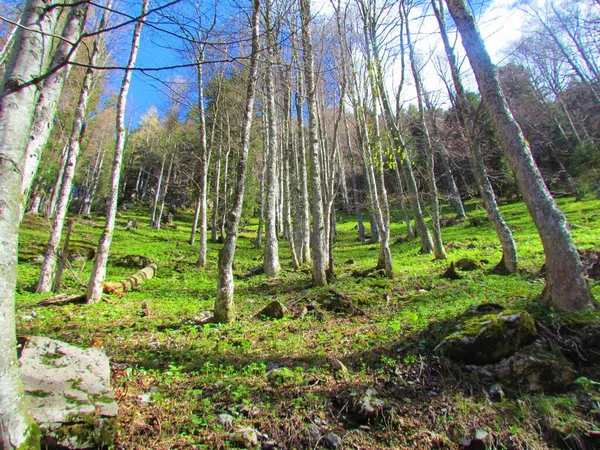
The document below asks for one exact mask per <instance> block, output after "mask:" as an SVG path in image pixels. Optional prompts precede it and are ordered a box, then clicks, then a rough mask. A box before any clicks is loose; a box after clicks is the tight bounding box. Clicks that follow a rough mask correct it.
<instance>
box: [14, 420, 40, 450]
mask: <svg viewBox="0 0 600 450" xmlns="http://www.w3.org/2000/svg"><path fill="white" fill-rule="evenodd" d="M26 436H27V438H26V439H25V442H23V443H22V444H21V445H20V446H19V447H18V449H17V450H39V449H40V448H41V445H40V442H41V439H42V433H41V431H40V427H39V425H38V424H37V423H35V422H34V421H33V419H32V420H31V423H30V424H29V427H28V428H27V432H26Z"/></svg>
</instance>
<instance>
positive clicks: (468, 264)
mask: <svg viewBox="0 0 600 450" xmlns="http://www.w3.org/2000/svg"><path fill="white" fill-rule="evenodd" d="M454 265H455V266H456V268H457V269H460V270H464V271H466V272H468V271H472V270H481V269H483V264H481V263H480V262H479V261H475V260H474V259H470V258H462V259H459V260H458V261H456V263H454Z"/></svg>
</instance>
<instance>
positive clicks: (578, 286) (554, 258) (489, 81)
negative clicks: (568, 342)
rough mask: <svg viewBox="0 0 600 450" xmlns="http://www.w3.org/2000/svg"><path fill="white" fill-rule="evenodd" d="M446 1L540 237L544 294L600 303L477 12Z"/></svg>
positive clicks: (584, 304) (577, 306)
mask: <svg viewBox="0 0 600 450" xmlns="http://www.w3.org/2000/svg"><path fill="white" fill-rule="evenodd" d="M447 3H448V7H449V9H450V13H451V14H452V17H453V18H454V22H455V23H456V26H457V28H458V30H459V32H460V35H461V38H462V42H463V46H464V47H465V50H466V52H467V57H468V58H469V62H470V63H471V67H472V68H473V71H474V72H475V78H476V80H477V84H478V86H479V91H480V93H481V97H482V99H483V102H484V105H485V107H486V110H487V112H488V114H489V117H490V119H491V121H492V124H493V126H494V129H495V131H496V134H497V137H498V140H499V142H500V144H501V146H502V150H503V151H504V153H505V154H506V156H507V158H508V161H509V164H510V167H511V169H512V170H513V172H514V173H515V176H516V179H517V184H518V186H519V190H520V191H521V194H522V195H523V200H524V202H525V205H526V206H527V209H528V210H529V213H530V214H531V217H532V219H533V222H534V223H535V225H536V227H537V229H538V233H539V235H540V238H541V240H542V245H543V247H544V253H545V255H546V268H547V277H546V283H547V284H546V288H545V296H546V298H547V299H548V300H549V301H550V303H551V305H552V306H553V307H555V308H556V309H558V310H561V311H567V312H572V311H581V310H588V309H592V308H594V307H596V303H595V301H594V298H593V297H592V294H591V292H590V289H589V286H588V284H587V281H586V280H585V278H584V276H583V272H582V268H581V263H580V260H579V255H578V253H577V249H576V248H575V243H574V242H573V238H572V237H571V232H570V231H569V229H568V227H567V220H566V218H565V216H564V214H563V213H562V211H560V209H559V208H558V206H557V204H556V202H555V201H554V199H553V198H552V197H551V195H550V193H549V192H548V189H547V188H546V185H545V184H544V182H543V180H542V177H541V174H540V172H539V170H538V168H537V166H536V165H535V162H534V160H533V156H532V155H531V151H530V149H529V146H528V145H527V143H526V141H525V138H524V136H523V133H522V131H521V128H520V127H519V125H518V124H517V122H516V121H515V120H514V118H513V117H512V114H511V113H510V111H509V109H508V104H507V102H506V99H505V98H504V95H503V93H502V89H501V87H500V83H499V80H498V75H497V71H496V68H495V67H494V65H493V63H492V61H491V59H490V56H489V54H488V52H487V50H486V48H485V45H484V43H483V39H482V38H481V35H480V34H479V30H478V29H477V26H476V25H475V21H474V19H473V16H472V15H471V13H470V12H469V10H468V9H467V7H466V5H465V3H464V1H463V0H447Z"/></svg>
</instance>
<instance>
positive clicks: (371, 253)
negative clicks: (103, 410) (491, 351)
mask: <svg viewBox="0 0 600 450" xmlns="http://www.w3.org/2000/svg"><path fill="white" fill-rule="evenodd" d="M560 205H561V208H562V209H563V211H565V213H566V214H567V216H568V218H569V221H570V224H571V227H572V231H573V235H574V238H575V240H576V242H577V245H578V247H579V248H582V249H589V248H598V238H599V237H600V201H598V200H591V199H585V200H584V201H581V202H573V200H572V199H562V200H560ZM467 207H468V210H469V214H470V215H472V216H475V217H481V218H483V217H484V214H483V211H482V210H481V209H480V208H476V205H475V203H469V204H468V205H467ZM502 212H503V214H504V215H505V217H506V219H507V222H508V223H509V225H510V226H511V227H512V229H513V231H514V234H515V238H516V241H517V246H518V251H519V258H520V267H521V269H522V271H521V272H519V273H518V274H516V275H513V276H500V275H491V274H488V273H487V270H489V269H492V268H493V267H494V265H495V264H496V263H497V262H498V261H499V260H500V257H501V251H500V247H499V245H498V242H497V239H496V237H495V235H494V233H493V229H492V227H491V224H490V223H489V222H484V224H483V225H482V226H480V227H471V226H469V225H468V222H465V223H462V224H459V225H456V226H453V227H449V228H444V229H443V237H444V243H445V245H446V247H447V251H448V260H447V261H433V258H432V255H422V254H419V252H418V250H419V243H418V240H411V241H408V242H405V243H402V244H394V245H393V247H392V253H393V257H394V269H395V273H396V276H395V278H394V279H393V280H386V279H383V278H378V277H356V276H353V273H357V272H360V271H364V270H366V269H369V268H372V267H373V266H374V265H375V263H376V259H377V253H378V252H377V245H374V244H369V243H360V242H358V241H357V233H356V231H355V230H354V227H355V225H356V223H355V221H354V219H353V218H352V217H348V216H343V217H342V219H343V220H341V221H340V222H338V232H339V234H338V236H337V239H336V243H335V261H336V277H335V280H334V281H333V283H332V284H331V286H330V287H329V288H333V289H335V291H336V292H339V293H342V294H344V295H346V296H348V297H349V298H351V299H352V300H353V302H354V304H355V305H357V306H358V308H357V309H352V310H350V311H349V312H346V313H333V312H328V311H323V314H322V316H317V315H315V314H313V313H309V314H308V315H307V316H306V317H304V318H303V319H294V318H291V317H290V318H285V319H283V320H279V321H273V320H261V319H259V318H256V317H255V313H256V312H258V311H259V310H260V309H261V308H262V307H263V306H265V305H266V304H267V303H269V302H270V301H272V300H274V299H277V300H280V301H282V302H283V303H286V304H288V305H291V306H292V310H293V311H296V310H298V309H299V308H301V307H302V306H303V305H306V304H308V303H310V302H311V301H316V302H317V303H318V302H320V301H322V300H323V298H324V297H326V296H327V295H329V293H328V289H329V288H313V287H311V284H310V270H309V268H308V267H303V268H302V269H301V270H300V271H298V272H295V271H293V270H292V267H291V263H290V261H289V250H288V247H287V242H286V241H284V240H281V241H280V258H281V265H282V271H281V274H280V276H279V277H278V278H276V279H267V278H266V277H265V276H264V275H260V276H255V277H251V278H244V277H241V276H240V275H243V274H245V273H246V272H247V271H248V270H249V269H251V268H253V267H256V266H259V265H260V264H261V261H262V252H261V250H257V249H255V248H254V245H253V240H254V237H255V234H254V233H255V230H256V222H255V221H251V222H250V223H249V224H248V225H247V228H248V230H249V232H247V233H242V234H241V236H240V239H239V241H238V249H237V253H236V263H235V273H236V275H237V276H236V280H235V283H236V284H235V298H236V308H237V311H238V320H237V322H236V323H235V324H233V325H217V324H202V319H203V318H205V317H206V316H208V315H210V312H211V310H212V307H213V302H214V296H215V292H216V275H217V257H218V251H219V248H220V244H212V243H210V244H209V247H208V264H207V267H205V268H203V269H200V268H198V267H197V266H196V265H195V261H196V259H197V246H190V245H189V244H188V243H187V240H188V238H189V233H190V228H191V227H190V220H191V219H190V217H191V216H190V214H182V215H176V220H175V226H174V227H172V228H168V229H162V230H160V231H155V230H153V229H151V228H150V227H149V226H148V225H147V223H148V217H147V211H146V210H143V209H136V210H130V211H126V212H124V213H123V216H122V218H121V219H120V220H119V226H118V227H117V230H116V232H115V238H114V241H113V245H112V252H111V259H110V260H109V268H108V278H109V280H112V281H116V280H118V279H120V278H122V277H124V276H126V275H129V274H131V273H132V272H133V271H135V270H134V269H127V268H123V267H117V266H114V265H112V264H111V263H110V262H111V261H115V260H117V259H118V258H120V257H123V256H126V255H130V254H139V255H144V256H146V257H148V258H150V259H151V260H153V261H154V262H156V263H157V265H158V272H157V276H156V278H153V279H151V280H148V281H146V282H145V283H144V284H143V285H142V286H141V288H140V290H139V291H135V292H131V293H127V294H126V295H124V296H122V297H110V298H108V299H107V301H104V302H100V303H98V304H95V305H75V304H71V305H63V306H49V307H43V306H41V305H40V302H41V301H42V300H43V298H44V297H46V296H47V295H36V294H32V293H30V288H31V286H32V285H33V284H35V282H36V280H37V276H38V274H39V266H40V263H39V262H36V256H38V255H43V251H44V248H45V244H46V241H47V238H48V230H49V226H50V224H49V222H48V220H46V219H43V218H39V217H27V218H26V220H25V221H24V224H23V226H22V229H21V234H20V264H19V278H18V284H17V327H18V332H19V333H20V334H25V335H44V336H49V337H53V338H57V339H61V340H64V341H66V342H69V343H72V344H76V345H80V346H84V347H85V346H89V345H91V343H92V340H93V339H94V338H100V339H102V342H103V345H104V348H105V350H106V352H107V354H108V356H109V357H110V359H111V362H112V363H113V364H114V365H113V371H112V382H113V386H114V388H115V390H116V396H117V399H118V401H119V404H120V411H121V413H120V418H119V424H118V441H117V445H116V448H123V449H139V448H152V449H170V448H206V449H219V448H229V447H230V444H229V438H230V435H229V432H228V430H225V429H224V428H223V427H222V426H221V425H218V424H217V423H216V417H217V416H218V415H219V414H221V413H229V414H232V415H233V416H234V425H235V426H253V427H255V428H256V429H257V430H259V431H260V432H262V433H266V434H268V435H269V436H270V437H271V439H273V440H275V441H276V442H278V443H279V444H280V445H281V446H282V448H308V446H309V445H310V444H309V443H308V441H307V440H306V439H307V434H306V431H305V429H306V427H307V426H308V424H310V423H314V422H315V421H324V422H319V423H326V424H327V425H326V426H325V425H322V429H323V431H324V434H326V433H327V432H329V431H334V432H336V433H337V434H338V435H339V436H341V437H343V438H344V443H345V444H344V445H345V447H344V448H368V449H378V448H381V449H384V448H388V449H392V448H432V447H435V446H437V448H455V447H456V444H455V443H453V442H457V441H459V440H460V439H462V437H465V436H467V435H469V433H471V432H472V430H473V429H474V428H484V429H486V430H488V431H489V432H490V433H491V434H492V435H493V436H495V437H496V439H497V442H498V448H511V447H510V445H509V443H511V442H512V443H513V444H514V446H513V447H512V448H532V449H542V448H554V447H556V446H558V445H559V444H558V442H559V441H560V439H561V436H567V435H573V436H575V435H577V433H584V432H586V431H589V430H590V429H592V428H594V429H598V423H597V421H596V419H595V417H596V416H595V413H594V412H593V411H592V412H590V410H589V408H587V409H586V408H584V406H582V405H583V403H582V402H580V401H579V400H578V399H579V397H578V396H579V395H580V394H581V392H580V391H581V390H582V389H583V388H580V389H579V391H577V394H573V393H569V394H563V395H557V396H541V395H540V396H536V397H531V396H529V395H525V394H520V393H517V392H514V393H510V396H509V397H508V398H507V399H505V400H504V401H502V402H500V403H492V402H490V401H489V400H488V398H487V396H486V395H485V394H484V390H485V389H487V388H489V385H490V382H488V381H486V380H479V379H477V378H474V377H473V375H472V374H470V373H468V372H465V371H464V370H463V369H462V368H461V367H460V366H459V365H456V364H454V363H451V362H449V361H447V360H444V359H440V358H439V357H438V356H437V355H436V354H435V353H434V352H433V348H434V347H435V345H436V344H437V343H438V342H439V340H440V339H441V338H442V337H443V336H444V332H445V331H447V330H448V329H449V326H450V324H451V323H452V321H453V320H454V319H456V318H457V317H459V316H461V315H462V314H463V313H464V312H465V311H466V310H467V309H468V308H469V307H472V306H476V305H478V304H481V303H498V304H500V305H502V306H504V307H507V308H513V309H514V308H525V309H527V310H529V311H530V312H532V313H533V314H534V315H535V316H536V317H538V318H543V319H544V320H550V321H562V320H565V318H564V317H563V316H561V315H560V314H557V313H554V312H552V311H549V310H548V309H547V308H546V307H545V306H544V305H541V304H540V303H539V300H538V299H537V297H538V296H539V294H540V293H541V290H542V288H543V281H542V280H541V279H540V278H539V277H537V276H535V273H536V272H537V271H538V270H539V269H540V267H541V264H542V263H543V252H542V248H541V243H540V241H539V238H538V237H537V235H536V233H535V229H534V226H533V224H532V222H531V220H530V218H529V216H528V215H527V214H526V212H525V208H524V206H523V204H521V203H511V204H507V205H504V206H502ZM447 213H448V215H450V212H447ZM130 218H136V219H138V220H139V221H140V223H141V226H140V228H139V229H137V230H134V231H126V230H125V226H124V225H125V223H126V221H127V219H130ZM101 227H102V222H101V221H100V220H98V221H86V220H82V219H78V220H77V222H76V225H75V227H74V231H73V234H72V238H71V239H72V241H71V242H72V244H73V246H74V247H77V248H80V249H82V251H83V250H85V249H88V248H94V247H95V246H96V243H97V240H98V238H99V235H100V231H101ZM392 235H393V237H394V239H395V237H398V236H400V235H405V227H404V226H403V225H402V224H401V223H394V224H393V226H392ZM465 257H468V258H473V259H476V260H481V261H483V262H484V266H485V269H486V270H485V271H475V272H466V273H464V277H463V278H462V279H460V280H456V281H450V280H447V279H444V278H442V277H441V274H442V273H443V272H444V270H445V269H446V267H447V266H448V264H449V262H451V261H456V260H458V259H460V258H465ZM351 260H352V262H353V263H350V261H351ZM90 269H91V262H89V261H88V262H85V263H84V262H82V261H80V262H73V266H72V268H71V269H70V270H67V271H66V272H65V275H64V283H65V287H64V290H65V291H69V292H73V293H76V292H82V291H83V288H82V285H81V282H85V281H87V279H88V277H89V271H90ZM592 291H593V293H594V294H595V296H596V298H600V284H599V283H598V282H597V281H596V282H594V283H593V285H592ZM142 301H145V302H146V303H147V305H148V309H149V311H150V316H149V317H142V314H141V313H142V306H141V305H142ZM32 311H35V312H36V315H35V317H33V318H31V315H30V313H31V312H32ZM585 320H587V321H589V320H592V321H593V320H597V314H596V313H593V314H588V315H586V316H585ZM328 358H336V359H340V360H341V361H342V362H343V363H344V364H345V365H346V366H347V367H348V369H349V374H348V375H346V376H339V375H337V376H336V374H334V373H332V371H331V369H330V367H329V364H328V362H327V361H328ZM270 364H277V365H279V366H281V367H283V368H284V369H283V370H282V371H280V372H278V374H277V376H273V375H270V376H267V369H268V366H269V365H270ZM589 370H590V371H591V373H588V374H587V376H588V378H589V379H590V380H592V381H594V380H596V381H600V373H598V371H597V368H592V369H589ZM594 371H595V372H594ZM586 386H587V388H586V389H587V391H586V394H585V395H587V397H588V398H597V397H598V393H597V391H598V389H597V386H596V385H594V384H591V383H588V384H587V385H586ZM590 386H591V387H590ZM368 387H373V388H375V389H376V390H377V391H378V393H379V396H380V397H381V398H382V399H384V401H385V403H386V413H385V415H384V417H382V418H381V420H378V421H375V422H374V423H372V424H370V426H369V428H368V429H367V428H364V427H363V428H359V427H357V425H356V424H354V423H352V421H351V420H350V418H349V414H348V410H347V408H348V404H350V403H351V402H352V400H353V399H354V398H356V397H357V396H361V395H362V394H363V393H364V391H365V390H366V389H367V388H368ZM146 393H151V395H150V398H151V402H149V403H141V402H140V401H139V399H138V396H140V395H142V394H146ZM434 394H435V395H434ZM574 395H575V400H573V398H572V397H573V396H574ZM581 395H583V394H581ZM572 402H575V403H574V404H572ZM586 404H587V403H586ZM590 427H591V428H590ZM325 429H327V431H325ZM561 433H562V434H561ZM503 446H504V447H503ZM312 447H314V443H313V444H312Z"/></svg>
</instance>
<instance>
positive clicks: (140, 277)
mask: <svg viewBox="0 0 600 450" xmlns="http://www.w3.org/2000/svg"><path fill="white" fill-rule="evenodd" d="M156 270H157V267H156V264H150V265H149V266H147V267H144V268H143V269H142V270H140V271H139V272H136V273H134V274H133V275H132V276H130V277H129V278H125V279H123V280H121V281H107V282H105V283H104V285H103V288H104V292H106V293H107V294H117V295H121V294H123V293H124V292H129V291H133V290H134V289H137V288H138V287H139V285H140V284H142V283H143V282H144V281H146V280H149V279H150V278H152V277H153V276H154V275H155V274H156Z"/></svg>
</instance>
